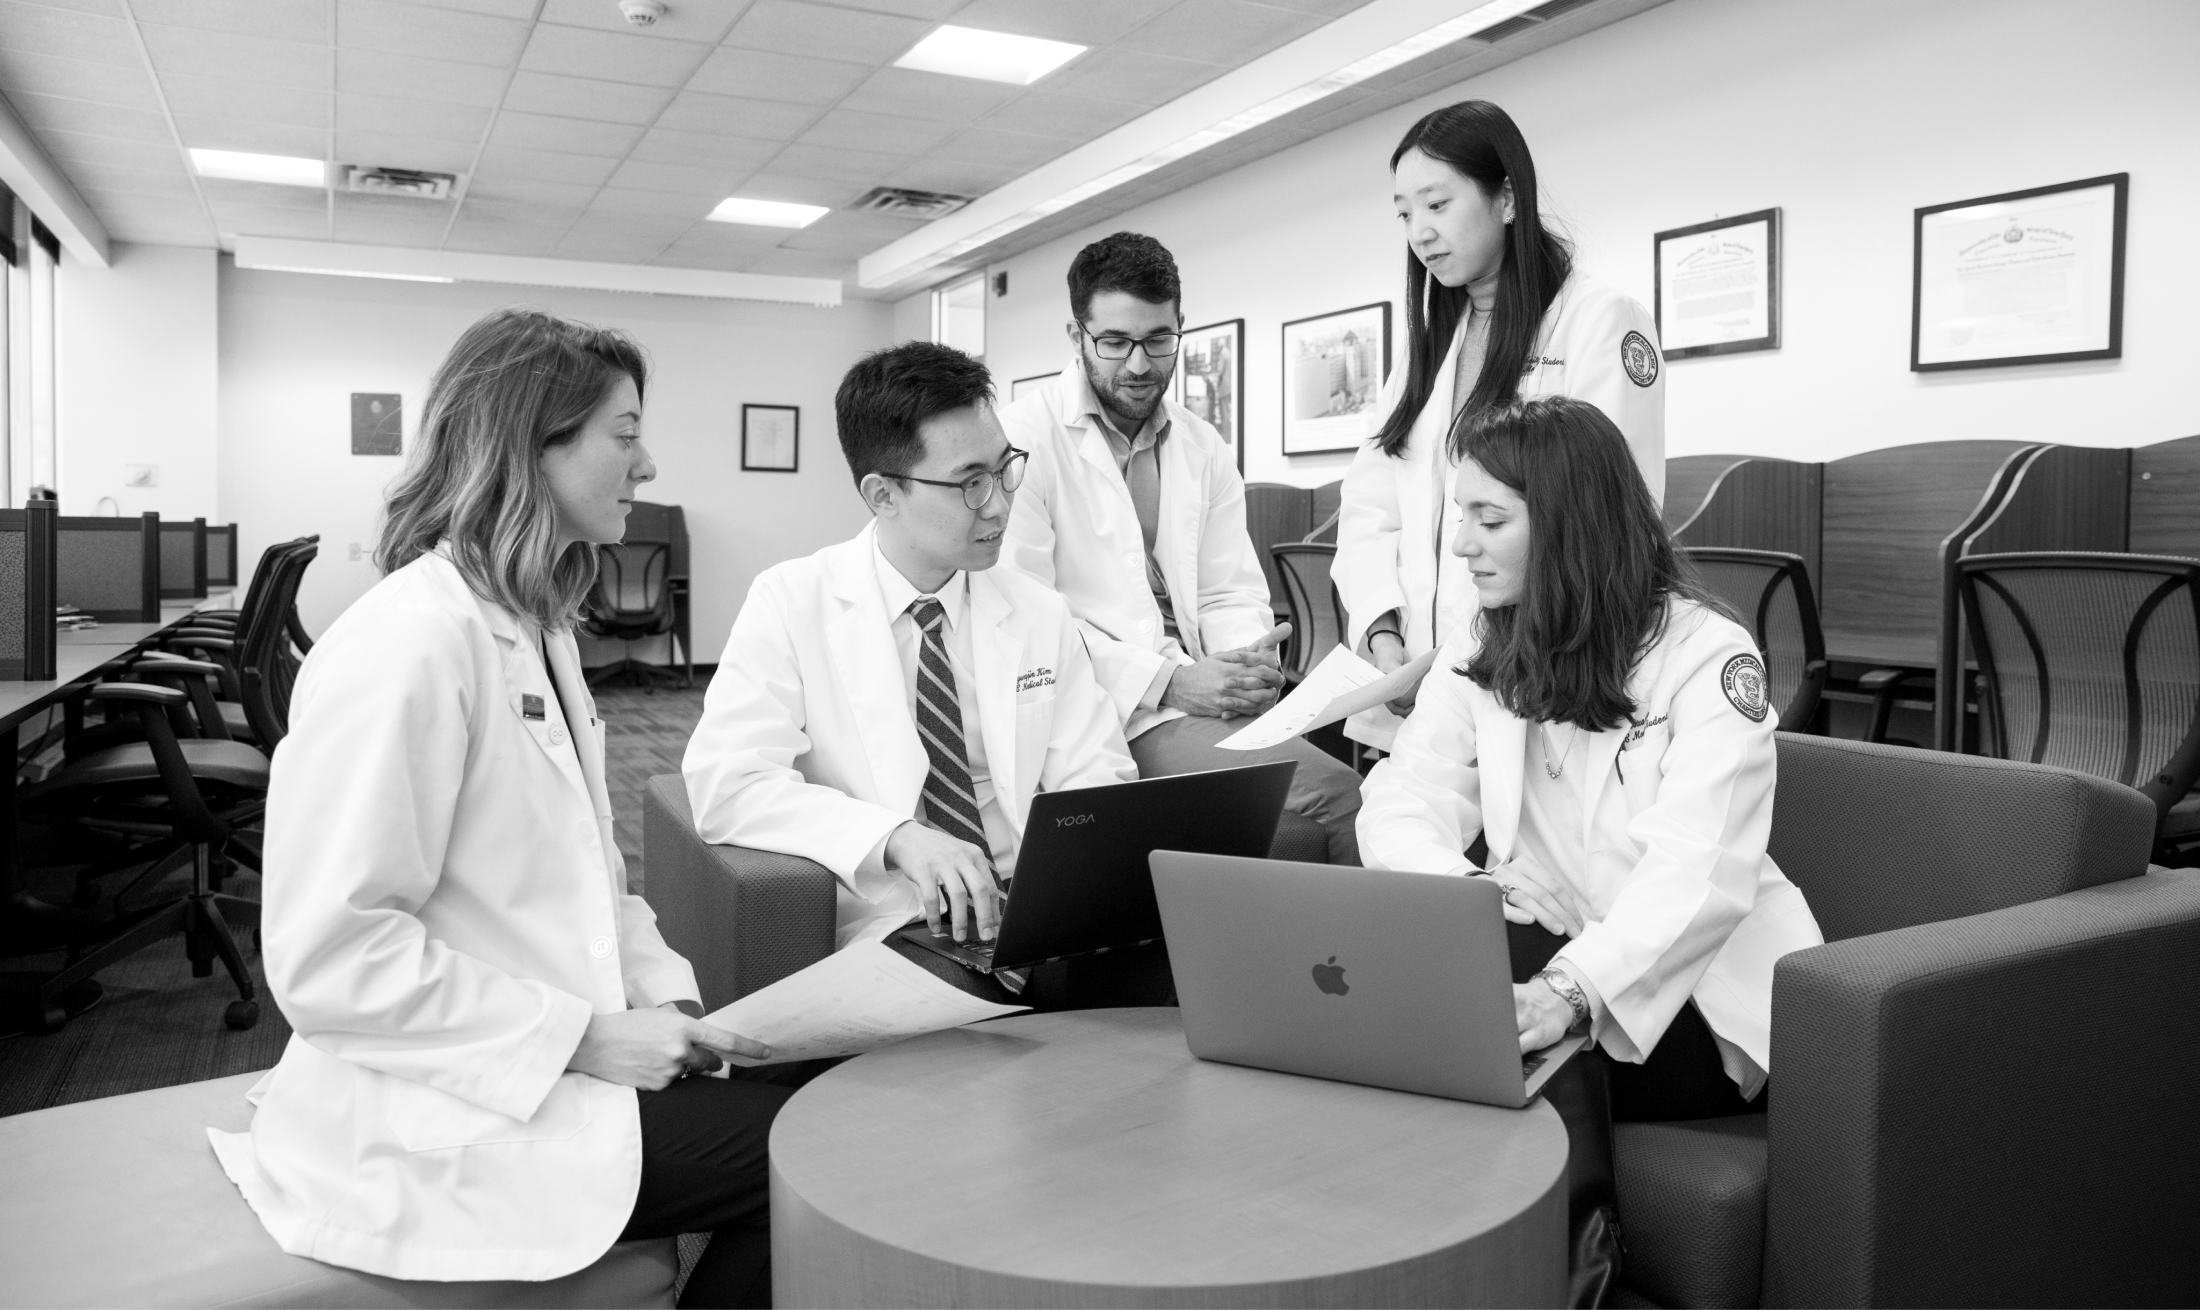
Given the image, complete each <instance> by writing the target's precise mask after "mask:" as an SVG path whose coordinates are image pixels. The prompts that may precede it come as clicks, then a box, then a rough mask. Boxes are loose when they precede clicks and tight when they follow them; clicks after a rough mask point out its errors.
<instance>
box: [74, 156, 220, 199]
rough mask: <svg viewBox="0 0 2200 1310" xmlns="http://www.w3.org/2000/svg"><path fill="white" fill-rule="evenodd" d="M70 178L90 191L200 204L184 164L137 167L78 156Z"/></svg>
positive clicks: (80, 187)
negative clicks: (164, 166)
mask: <svg viewBox="0 0 2200 1310" xmlns="http://www.w3.org/2000/svg"><path fill="white" fill-rule="evenodd" d="M69 181H70V182H71V183H72V184H74V185H75V187H76V188H77V190H79V191H82V192H85V193H87V194H89V193H90V192H92V191H117V192H129V193H131V194H134V195H138V196H155V197H159V198H161V199H164V200H180V201H182V202H183V203H186V204H190V205H194V206H195V205H197V204H198V203H199V201H198V193H197V192H196V191H193V190H192V189H191V177H190V175H189V174H188V173H185V172H184V171H183V165H182V164H176V165H174V166H173V167H170V168H159V167H138V166H134V165H123V164H102V163H98V162H96V161H93V160H85V159H79V160H76V161H75V162H73V163H71V164H70V165H69Z"/></svg>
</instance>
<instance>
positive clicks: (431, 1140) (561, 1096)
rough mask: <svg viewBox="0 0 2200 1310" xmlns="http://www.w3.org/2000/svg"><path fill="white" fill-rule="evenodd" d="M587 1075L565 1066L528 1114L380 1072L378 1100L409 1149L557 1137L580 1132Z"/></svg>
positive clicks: (586, 1114)
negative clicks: (525, 1116)
mask: <svg viewBox="0 0 2200 1310" xmlns="http://www.w3.org/2000/svg"><path fill="white" fill-rule="evenodd" d="M587 1077H588V1075H586V1074H580V1073H572V1072H567V1073H565V1074H563V1075H561V1076H560V1077H559V1079H558V1084H557V1086H555V1087H553V1088H551V1089H550V1095H548V1096H546V1097H544V1098H543V1101H542V1105H541V1106H540V1107H539V1108H538V1109H537V1110H536V1111H535V1116H534V1118H532V1119H514V1118H512V1117H511V1116H510V1115H507V1114H499V1113H498V1112H496V1111H495V1110H490V1109H486V1108H484V1107H482V1106H479V1105H475V1104H474V1103H473V1102H471V1101H468V1100H464V1099H462V1098H460V1097H457V1096H453V1095H451V1094H450V1093H449V1092H444V1091H438V1090H437V1089H435V1088H433V1087H429V1086H427V1085H425V1084H423V1083H416V1082H412V1081H410V1080H408V1079H403V1078H384V1079H382V1080H381V1082H382V1084H383V1088H382V1091H383V1097H382V1104H383V1110H384V1112H385V1113H386V1114H387V1116H388V1118H389V1124H390V1128H391V1130H392V1131H393V1132H395V1133H396V1135H397V1140H398V1142H399V1143H400V1144H401V1145H403V1146H404V1148H405V1149H406V1150H408V1151H413V1152H416V1153H417V1152H423V1151H448V1150H451V1149H453V1148H454V1147H460V1146H496V1145H500V1144H505V1143H512V1142H560V1141H566V1140H569V1139H571V1138H574V1137H577V1136H579V1135H580V1132H581V1130H582V1129H584V1128H586V1127H588V1123H589V1120H590V1118H592V1117H593V1113H594V1112H593V1111H592V1110H591V1109H590V1108H589V1099H590V1098H589V1095H588V1089H587V1088H586V1087H584V1086H583V1085H582V1084H583V1082H584V1081H585V1080H586V1078H587Z"/></svg>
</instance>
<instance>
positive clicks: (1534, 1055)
mask: <svg viewBox="0 0 2200 1310" xmlns="http://www.w3.org/2000/svg"><path fill="white" fill-rule="evenodd" d="M1550 1058H1551V1057H1550V1056H1549V1055H1548V1054H1547V1053H1545V1052H1543V1051H1532V1052H1530V1053H1529V1054H1527V1055H1523V1056H1521V1057H1520V1076H1521V1077H1522V1078H1532V1077H1534V1076H1535V1071H1536V1070H1538V1069H1540V1068H1542V1067H1543V1064H1544V1062H1545V1061H1546V1060H1549V1059H1550Z"/></svg>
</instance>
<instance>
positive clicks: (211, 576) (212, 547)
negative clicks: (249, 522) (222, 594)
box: [206, 523, 238, 591]
mask: <svg viewBox="0 0 2200 1310" xmlns="http://www.w3.org/2000/svg"><path fill="white" fill-rule="evenodd" d="M237 583H238V577H237V525H236V524H234V523H209V524H207V525H206V585H207V587H208V588H209V589H210V590H221V591H228V590H230V589H232V588H234V587H235V586H236V585H237Z"/></svg>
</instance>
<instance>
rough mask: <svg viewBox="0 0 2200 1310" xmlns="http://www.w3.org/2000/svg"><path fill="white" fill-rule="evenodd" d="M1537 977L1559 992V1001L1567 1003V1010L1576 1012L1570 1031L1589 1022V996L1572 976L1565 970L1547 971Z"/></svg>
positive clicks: (1569, 1026) (1569, 1027)
mask: <svg viewBox="0 0 2200 1310" xmlns="http://www.w3.org/2000/svg"><path fill="white" fill-rule="evenodd" d="M1536 977H1538V978H1541V979H1542V980H1543V982H1544V985H1545V986H1547V987H1549V988H1550V989H1551V990H1552V991H1554V992H1557V993H1558V999H1560V1000H1562V1001H1564V1002H1566V1008H1568V1009H1570V1010H1572V1011H1573V1012H1574V1021H1573V1022H1572V1023H1570V1024H1568V1025H1567V1028H1568V1029H1569V1030H1571V1029H1573V1028H1577V1027H1579V1026H1581V1025H1582V1024H1585V1023H1587V1022H1589V996H1588V994H1587V993H1586V992H1584V991H1582V990H1581V984H1580V983H1577V982H1575V981H1574V979H1573V975H1572V974H1569V973H1567V972H1566V971H1565V970H1564V969H1545V970H1543V971H1542V972H1541V973H1538V974H1537V975H1536Z"/></svg>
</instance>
